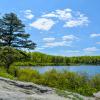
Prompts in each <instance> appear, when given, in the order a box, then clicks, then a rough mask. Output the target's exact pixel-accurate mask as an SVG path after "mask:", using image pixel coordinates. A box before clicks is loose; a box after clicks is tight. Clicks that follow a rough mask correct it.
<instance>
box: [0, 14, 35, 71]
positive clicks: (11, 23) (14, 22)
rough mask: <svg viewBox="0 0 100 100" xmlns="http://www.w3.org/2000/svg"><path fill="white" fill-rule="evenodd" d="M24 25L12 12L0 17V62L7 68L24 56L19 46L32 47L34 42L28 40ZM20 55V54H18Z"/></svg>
mask: <svg viewBox="0 0 100 100" xmlns="http://www.w3.org/2000/svg"><path fill="white" fill-rule="evenodd" d="M24 28H25V25H24V24H23V23H22V21H21V20H20V19H19V18H18V17H17V15H16V14H14V13H9V14H5V15H4V16H2V17H0V62H2V65H4V66H5V67H6V69H7V71H8V70H9V67H10V65H11V64H12V63H13V62H14V61H16V60H18V58H19V60H20V59H21V56H22V55H23V56H26V55H25V53H24V52H23V51H21V50H20V49H21V48H26V49H34V48H35V47H36V44H35V43H34V42H32V41H31V40H29V37H30V35H29V34H27V33H25V29H24ZM20 55H21V56H20Z"/></svg>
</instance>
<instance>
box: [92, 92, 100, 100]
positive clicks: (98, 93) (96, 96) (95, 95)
mask: <svg viewBox="0 0 100 100" xmlns="http://www.w3.org/2000/svg"><path fill="white" fill-rule="evenodd" d="M93 95H94V97H95V98H96V100H100V91H99V92H97V93H94V94H93Z"/></svg>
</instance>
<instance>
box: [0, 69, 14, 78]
mask: <svg viewBox="0 0 100 100" xmlns="http://www.w3.org/2000/svg"><path fill="white" fill-rule="evenodd" d="M0 77H5V78H10V79H14V77H13V76H12V75H10V74H8V73H7V72H6V70H5V69H4V68H3V67H0Z"/></svg>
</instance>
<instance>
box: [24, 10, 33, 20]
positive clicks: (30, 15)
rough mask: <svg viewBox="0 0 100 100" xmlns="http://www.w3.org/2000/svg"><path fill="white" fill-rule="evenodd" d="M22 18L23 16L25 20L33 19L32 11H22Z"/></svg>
mask: <svg viewBox="0 0 100 100" xmlns="http://www.w3.org/2000/svg"><path fill="white" fill-rule="evenodd" d="M24 14H25V15H24V16H25V18H27V19H32V18H33V17H34V15H33V14H32V11H31V10H25V11H24Z"/></svg>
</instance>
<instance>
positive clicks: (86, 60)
mask: <svg viewBox="0 0 100 100" xmlns="http://www.w3.org/2000/svg"><path fill="white" fill-rule="evenodd" d="M26 54H27V55H28V56H29V57H28V58H24V59H22V60H21V62H20V63H18V65H20V64H22V65H28V66H29V65H33V66H34V65H80V64H85V65H100V56H77V57H66V56H53V55H48V54H44V53H40V52H30V53H26ZM25 63H27V64H25Z"/></svg>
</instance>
